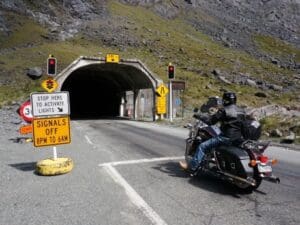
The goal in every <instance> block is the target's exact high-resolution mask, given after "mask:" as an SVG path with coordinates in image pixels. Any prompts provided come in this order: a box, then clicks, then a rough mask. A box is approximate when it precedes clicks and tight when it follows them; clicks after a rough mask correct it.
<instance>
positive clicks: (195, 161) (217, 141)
mask: <svg viewBox="0 0 300 225" xmlns="http://www.w3.org/2000/svg"><path fill="white" fill-rule="evenodd" d="M221 144H225V145H230V144H231V141H230V139H229V138H227V137H224V136H222V135H219V136H216V137H213V138H210V139H208V140H207V141H204V142H202V143H201V144H200V145H199V146H198V148H197V151H196V153H195V155H194V157H193V158H192V159H191V161H190V162H189V167H190V169H191V170H196V169H197V168H198V167H199V166H200V163H201V162H202V159H203V157H204V155H205V153H206V152H207V151H208V150H210V149H212V148H215V147H217V146H219V145H221Z"/></svg>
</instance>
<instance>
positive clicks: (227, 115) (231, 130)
mask: <svg viewBox="0 0 300 225" xmlns="http://www.w3.org/2000/svg"><path fill="white" fill-rule="evenodd" d="M245 115H246V114H245V110H244V109H242V108H240V107H238V106H237V105H234V104H232V105H229V106H225V107H224V108H221V109H219V110H218V111H217V112H216V113H215V114H213V115H211V116H203V115H198V116H197V117H198V118H199V119H201V120H202V121H204V122H205V123H207V124H208V125H213V124H216V123H217V122H220V123H221V127H220V128H221V131H222V135H223V136H225V137H228V138H230V140H231V141H236V140H240V139H241V138H242V122H241V121H242V120H243V118H244V117H245Z"/></svg>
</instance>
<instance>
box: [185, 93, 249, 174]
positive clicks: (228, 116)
mask: <svg viewBox="0 0 300 225" xmlns="http://www.w3.org/2000/svg"><path fill="white" fill-rule="evenodd" d="M236 100H237V98H236V94H235V93H234V92H225V93H224V94H223V97H222V101H223V105H224V107H223V108H221V109H219V110H218V111H217V112H216V113H215V114H213V115H211V116H207V115H203V114H195V115H194V117H195V118H197V119H200V120H202V121H203V122H205V123H206V124H208V125H214V124H216V123H218V122H220V123H221V127H220V129H221V134H220V135H218V136H216V137H213V138H210V139H209V140H207V141H204V142H202V143H200V144H199V146H198V148H197V150H196V153H195V155H194V156H193V158H192V159H191V160H190V161H189V162H187V161H185V160H184V161H180V162H179V164H180V166H181V168H183V169H185V170H190V172H192V173H194V172H196V171H197V170H198V168H199V167H201V163H202V161H203V159H204V155H205V153H206V152H207V151H208V150H210V149H212V148H215V147H217V146H219V145H222V144H223V145H224V144H225V145H231V144H233V143H235V142H238V141H239V140H241V139H242V131H241V129H242V122H241V121H242V120H243V118H244V117H245V115H246V113H245V111H244V109H242V108H240V107H238V106H237V105H236Z"/></svg>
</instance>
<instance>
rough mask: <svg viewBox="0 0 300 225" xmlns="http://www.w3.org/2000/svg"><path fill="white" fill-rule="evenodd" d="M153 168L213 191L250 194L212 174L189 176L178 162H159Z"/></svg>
mask: <svg viewBox="0 0 300 225" xmlns="http://www.w3.org/2000/svg"><path fill="white" fill-rule="evenodd" d="M153 169H156V170H159V171H161V172H164V173H167V174H169V176H172V177H181V178H186V179H187V184H192V185H194V186H196V187H199V188H201V189H205V190H207V191H210V192H213V193H217V194H222V195H229V196H232V197H234V198H241V196H240V195H247V194H251V193H249V192H246V191H244V190H242V189H239V188H238V187H236V186H234V185H232V184H230V183H228V182H226V181H223V180H221V179H219V178H217V177H214V176H212V175H208V174H198V175H197V176H195V177H191V176H190V175H189V174H188V173H187V172H186V171H183V170H182V169H181V168H180V167H179V164H178V162H166V163H161V164H158V165H157V166H155V167H153Z"/></svg>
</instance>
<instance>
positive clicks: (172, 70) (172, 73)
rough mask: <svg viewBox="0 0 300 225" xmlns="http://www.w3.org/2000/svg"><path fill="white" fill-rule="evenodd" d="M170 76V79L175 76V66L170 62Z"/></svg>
mask: <svg viewBox="0 0 300 225" xmlns="http://www.w3.org/2000/svg"><path fill="white" fill-rule="evenodd" d="M168 77H169V79H174V78H175V67H174V66H173V65H171V64H169V66H168Z"/></svg>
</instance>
